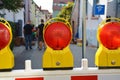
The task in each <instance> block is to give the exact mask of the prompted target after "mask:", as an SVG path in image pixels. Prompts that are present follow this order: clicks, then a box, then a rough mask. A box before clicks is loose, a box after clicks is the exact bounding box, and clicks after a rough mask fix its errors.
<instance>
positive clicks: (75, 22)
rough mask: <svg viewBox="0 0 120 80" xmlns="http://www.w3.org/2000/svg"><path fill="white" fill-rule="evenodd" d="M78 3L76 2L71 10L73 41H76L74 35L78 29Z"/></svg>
mask: <svg viewBox="0 0 120 80" xmlns="http://www.w3.org/2000/svg"><path fill="white" fill-rule="evenodd" d="M79 1H80V0H76V1H75V4H74V7H73V9H72V16H71V25H72V31H73V39H74V40H75V39H76V37H75V36H76V34H77V32H78V27H79V15H78V14H79Z"/></svg>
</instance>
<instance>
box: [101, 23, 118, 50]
mask: <svg viewBox="0 0 120 80" xmlns="http://www.w3.org/2000/svg"><path fill="white" fill-rule="evenodd" d="M99 37H100V41H101V43H102V44H103V45H104V46H105V47H106V48H108V49H117V48H118V47H120V23H118V22H110V23H107V24H105V25H104V26H103V27H102V28H101V32H100V36H99Z"/></svg>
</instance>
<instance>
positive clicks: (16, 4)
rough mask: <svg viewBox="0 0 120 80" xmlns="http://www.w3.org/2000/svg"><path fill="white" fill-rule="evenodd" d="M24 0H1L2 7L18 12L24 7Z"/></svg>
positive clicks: (0, 5)
mask: <svg viewBox="0 0 120 80" xmlns="http://www.w3.org/2000/svg"><path fill="white" fill-rule="evenodd" d="M22 2H23V0H1V4H0V9H7V10H9V11H13V12H17V11H18V10H19V9H20V8H22V7H23V3H22Z"/></svg>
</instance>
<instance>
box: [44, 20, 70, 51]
mask: <svg viewBox="0 0 120 80" xmlns="http://www.w3.org/2000/svg"><path fill="white" fill-rule="evenodd" d="M71 36H72V34H71V31H70V28H69V27H68V26H67V25H66V24H64V23H62V22H53V23H51V24H50V25H48V26H47V28H46V30H45V32H44V40H45V41H46V43H47V45H48V46H49V47H51V48H52V49H54V50H62V49H63V48H65V47H66V46H67V45H68V44H69V43H70V40H71Z"/></svg>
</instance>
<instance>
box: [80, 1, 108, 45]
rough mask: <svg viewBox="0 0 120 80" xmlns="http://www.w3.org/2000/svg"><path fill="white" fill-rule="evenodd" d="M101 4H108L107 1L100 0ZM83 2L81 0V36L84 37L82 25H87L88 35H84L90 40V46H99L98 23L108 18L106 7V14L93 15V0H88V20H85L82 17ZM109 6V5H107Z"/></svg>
mask: <svg viewBox="0 0 120 80" xmlns="http://www.w3.org/2000/svg"><path fill="white" fill-rule="evenodd" d="M99 4H104V5H105V6H107V1H103V0H100V3H99ZM83 5H84V4H83V3H82V0H81V1H80V10H79V11H80V14H79V16H80V18H79V38H80V39H82V35H83V34H82V27H86V28H85V29H86V35H84V37H86V40H87V42H88V45H89V46H98V42H97V37H96V36H97V29H98V25H99V24H100V23H101V21H102V20H104V19H105V18H106V11H107V10H106V9H105V14H104V15H101V16H99V15H94V16H93V0H88V4H87V16H86V21H85V22H83V20H82V18H84V17H83V14H82V11H83V10H82V9H83ZM106 8H107V7H106ZM83 23H86V25H85V26H83V25H82V24H83Z"/></svg>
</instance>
